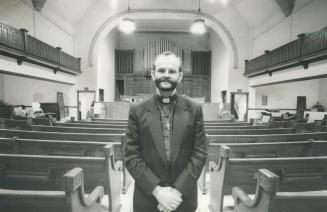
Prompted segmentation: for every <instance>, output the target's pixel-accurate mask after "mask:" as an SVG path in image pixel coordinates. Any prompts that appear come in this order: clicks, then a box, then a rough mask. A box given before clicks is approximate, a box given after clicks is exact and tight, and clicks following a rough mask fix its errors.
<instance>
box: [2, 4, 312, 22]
mask: <svg viewBox="0 0 327 212" xmlns="http://www.w3.org/2000/svg"><path fill="white" fill-rule="evenodd" d="M2 1H9V2H10V1H11V2H12V1H19V0H2ZM21 1H25V2H26V1H30V0H21ZM100 1H101V2H102V3H103V2H104V3H106V4H108V5H109V6H110V7H112V8H125V9H127V4H128V3H127V2H128V0H69V1H67V0H48V1H46V2H45V4H44V8H43V12H44V13H47V12H49V13H50V11H51V13H56V14H57V15H58V16H60V17H61V18H63V19H64V20H66V21H67V22H68V23H70V24H72V25H74V24H76V23H78V22H79V21H80V20H81V19H82V17H83V16H85V15H87V11H88V9H90V8H91V7H92V6H93V5H94V4H97V3H99V2H100ZM285 1H289V0H285ZM312 1H313V0H296V1H295V6H294V10H295V11H296V10H299V9H301V8H303V7H304V6H306V5H307V4H308V3H310V2H312ZM224 2H227V3H224ZM130 7H131V8H132V9H177V10H178V9H181V10H197V9H198V0H165V1H163V0H130ZM229 9H233V10H235V11H237V12H238V13H239V14H240V15H241V17H243V18H244V20H245V22H246V23H247V25H248V27H249V28H256V27H259V26H261V25H263V24H264V23H265V22H267V21H269V20H270V19H272V18H274V17H280V18H283V11H282V9H281V8H280V5H279V4H278V2H277V0H201V10H202V11H204V12H205V13H207V14H210V15H212V16H217V15H219V14H221V13H224V12H228V10H229ZM117 12H120V11H118V9H117ZM139 23H140V24H141V25H142V26H147V27H150V28H151V27H154V28H157V26H158V24H159V25H162V26H165V27H166V26H170V27H171V28H177V27H178V26H179V25H180V24H181V23H178V22H175V23H174V22H170V23H169V25H168V24H167V23H166V22H165V21H164V20H163V21H162V23H158V21H156V22H155V23H152V25H151V23H150V22H149V21H147V22H145V23H142V22H139ZM174 24H176V25H174Z"/></svg>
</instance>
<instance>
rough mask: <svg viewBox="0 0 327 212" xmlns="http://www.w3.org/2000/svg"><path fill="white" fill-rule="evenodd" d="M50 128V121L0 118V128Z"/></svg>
mask: <svg viewBox="0 0 327 212" xmlns="http://www.w3.org/2000/svg"><path fill="white" fill-rule="evenodd" d="M33 124H35V125H44V126H52V125H53V122H52V120H51V119H40V118H25V119H4V118H0V128H8V129H22V130H27V129H28V126H29V125H33Z"/></svg>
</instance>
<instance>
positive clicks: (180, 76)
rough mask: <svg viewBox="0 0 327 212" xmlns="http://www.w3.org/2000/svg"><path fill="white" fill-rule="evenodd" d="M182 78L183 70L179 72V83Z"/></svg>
mask: <svg viewBox="0 0 327 212" xmlns="http://www.w3.org/2000/svg"><path fill="white" fill-rule="evenodd" d="M182 79H183V72H179V78H178V82H179V83H180V82H181V81H182Z"/></svg>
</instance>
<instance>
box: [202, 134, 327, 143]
mask: <svg viewBox="0 0 327 212" xmlns="http://www.w3.org/2000/svg"><path fill="white" fill-rule="evenodd" d="M309 139H314V140H327V132H313V133H292V134H271V135H207V142H209V143H262V142H287V141H306V140H309Z"/></svg>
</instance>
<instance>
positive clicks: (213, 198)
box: [209, 145, 231, 212]
mask: <svg viewBox="0 0 327 212" xmlns="http://www.w3.org/2000/svg"><path fill="white" fill-rule="evenodd" d="M230 152H231V149H230V148H229V147H228V146H225V145H223V146H222V147H221V149H220V156H219V161H218V163H216V161H209V170H210V200H209V209H210V211H211V212H218V211H219V212H222V211H223V202H224V190H223V187H224V184H226V180H227V178H228V176H226V175H225V174H224V173H225V172H226V168H227V167H228V165H227V163H228V161H229V157H230ZM213 179H220V180H213Z"/></svg>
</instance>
